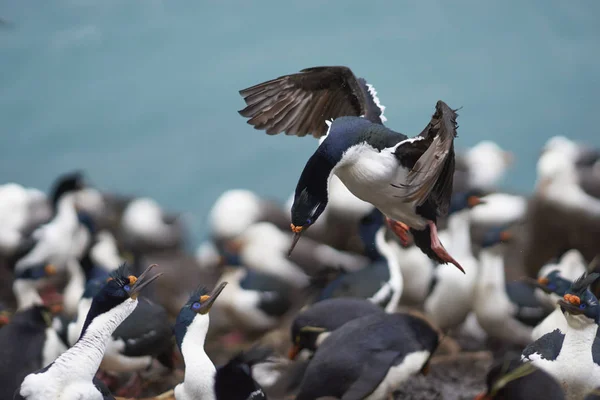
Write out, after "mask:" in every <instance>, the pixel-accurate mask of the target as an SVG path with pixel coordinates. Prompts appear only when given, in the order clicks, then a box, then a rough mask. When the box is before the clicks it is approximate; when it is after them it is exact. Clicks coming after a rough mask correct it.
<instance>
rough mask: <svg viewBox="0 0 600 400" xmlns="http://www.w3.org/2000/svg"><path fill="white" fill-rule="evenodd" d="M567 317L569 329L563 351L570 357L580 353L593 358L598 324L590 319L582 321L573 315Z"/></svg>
mask: <svg viewBox="0 0 600 400" xmlns="http://www.w3.org/2000/svg"><path fill="white" fill-rule="evenodd" d="M565 318H566V319H567V325H568V327H567V331H566V332H565V339H564V342H563V346H562V349H561V353H563V352H564V353H565V354H568V355H569V357H571V356H573V357H577V356H578V355H580V356H584V357H586V358H588V357H589V358H591V352H592V345H593V344H594V341H595V340H596V334H597V333H598V324H596V323H590V321H582V320H581V319H579V318H577V317H574V316H572V315H565Z"/></svg>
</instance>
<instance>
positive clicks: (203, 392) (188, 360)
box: [173, 282, 227, 400]
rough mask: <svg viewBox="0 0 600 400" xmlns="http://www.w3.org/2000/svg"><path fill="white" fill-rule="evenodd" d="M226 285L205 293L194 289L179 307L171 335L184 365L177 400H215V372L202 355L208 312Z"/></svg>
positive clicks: (199, 288)
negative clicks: (183, 373)
mask: <svg viewBox="0 0 600 400" xmlns="http://www.w3.org/2000/svg"><path fill="white" fill-rule="evenodd" d="M226 285H227V282H222V283H221V284H219V285H218V286H217V287H216V288H215V289H213V290H212V291H211V292H209V291H208V290H207V289H206V288H204V287H202V286H201V287H198V288H197V289H196V290H195V291H194V292H193V293H192V294H191V295H190V297H189V299H188V301H187V303H186V304H185V305H184V306H183V307H181V310H180V311H179V315H177V320H176V321H175V326H174V327H173V331H174V333H175V339H176V341H177V346H179V350H180V351H181V354H182V355H183V360H184V362H185V375H184V379H183V382H182V383H180V384H179V385H177V386H176V387H175V391H174V393H175V398H176V399H177V400H195V399H203V400H215V399H216V396H215V388H214V385H215V374H216V368H215V365H214V364H213V362H212V361H211V359H210V358H209V357H208V355H207V354H206V352H205V351H204V341H205V340H206V333H207V332H208V327H209V325H210V317H209V311H210V309H211V307H212V305H213V304H214V302H215V300H216V299H217V297H218V296H219V294H220V293H221V292H222V291H223V289H224V288H225V286H226Z"/></svg>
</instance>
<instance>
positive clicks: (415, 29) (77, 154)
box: [0, 0, 600, 240]
mask: <svg viewBox="0 0 600 400" xmlns="http://www.w3.org/2000/svg"><path fill="white" fill-rule="evenodd" d="M288 3H289V4H288ZM599 15H600V2H597V1H594V0H581V1H577V2H565V1H558V0H552V1H550V0H538V1H529V2H521V1H516V0H515V1H504V2H481V1H476V0H473V1H455V2H445V1H441V0H439V1H422V0H419V1H418V2H417V1H411V2H408V1H398V2H388V1H385V2H384V1H372V2H368V3H367V2H364V1H317V0H305V1H302V2H278V1H260V2H248V1H227V2H226V1H223V2H217V1H212V2H209V1H198V0H196V1H189V0H188V1H184V0H181V1H166V0H165V1H161V0H127V1H125V0H102V1H92V0H55V1H52V2H46V1H41V0H37V1H34V0H19V1H6V2H2V3H0V18H2V19H4V20H7V21H10V22H11V23H12V26H10V27H8V28H5V29H2V28H1V27H0V132H1V134H0V182H5V181H17V182H20V183H23V184H26V185H30V186H35V187H39V188H40V189H43V190H45V189H47V188H48V186H49V185H50V183H51V181H52V180H53V179H54V178H55V177H56V175H58V174H59V173H61V172H64V171H67V170H71V169H74V168H82V169H84V170H85V171H86V172H87V173H88V174H89V176H90V178H91V180H92V181H93V182H94V183H96V184H97V185H98V186H100V187H101V188H104V189H109V190H116V191H119V192H122V193H127V194H140V195H149V196H151V197H153V198H155V199H157V200H158V201H159V202H160V203H161V204H163V205H164V206H165V207H167V208H169V209H175V210H182V211H184V212H187V213H189V214H190V215H191V216H192V218H191V221H190V223H191V228H192V230H193V234H194V238H195V240H198V239H199V238H200V237H201V236H202V235H203V234H204V233H205V227H204V223H205V220H206V213H207V211H208V209H209V208H210V206H211V204H212V203H213V201H214V200H215V199H216V198H217V196H218V195H219V194H220V193H221V192H222V191H224V190H226V189H228V188H232V187H243V188H249V189H253V190H255V191H256V192H258V193H260V194H262V195H266V196H272V197H276V198H279V199H281V200H284V199H285V198H287V196H288V195H289V194H290V193H291V192H292V190H293V189H294V187H295V184H296V179H297V177H298V175H299V173H300V171H301V169H302V167H303V165H304V162H305V161H306V159H307V158H308V156H309V155H310V153H311V152H312V151H313V149H314V148H315V147H316V141H315V140H314V139H311V138H295V137H285V136H282V137H268V136H267V135H265V134H264V133H263V132H259V131H254V130H253V129H251V128H250V127H249V126H248V125H247V124H246V123H245V120H244V119H243V118H241V117H240V116H239V115H238V114H237V112H236V111H237V110H239V109H241V108H242V107H243V101H242V99H241V98H240V97H239V95H238V93H237V91H238V90H239V89H242V88H245V87H247V86H250V85H253V84H255V83H258V82H261V81H263V80H266V79H270V78H273V77H276V76H279V75H282V74H285V73H291V72H295V71H297V70H299V69H301V68H305V67H309V66H315V65H332V64H334V65H335V64H337V65H348V66H350V67H351V68H352V69H353V70H354V71H355V72H356V74H357V75H359V76H364V77H365V78H367V79H368V81H369V82H371V83H372V84H373V85H374V86H375V87H376V88H377V90H378V92H379V97H380V99H381V100H382V102H383V104H384V105H386V106H387V109H386V116H387V117H388V125H389V126H390V127H391V128H393V129H396V130H399V131H401V132H404V133H408V134H409V135H410V134H414V133H417V132H419V131H420V130H421V129H422V127H423V126H424V125H425V123H426V122H427V121H428V119H429V117H430V115H431V113H432V112H433V107H434V105H435V102H436V100H438V99H443V100H445V101H446V102H447V103H448V104H450V105H451V106H453V107H459V106H463V107H464V108H463V109H462V110H461V111H460V117H459V124H460V130H459V138H458V139H457V146H458V147H459V148H462V147H466V146H470V145H473V144H474V143H476V142H478V141H479V140H481V139H484V138H485V139H493V140H495V141H496V142H498V143H499V144H500V145H501V146H503V147H506V148H508V149H510V150H512V151H513V152H514V153H515V154H516V156H517V163H516V165H515V166H514V167H513V169H512V171H511V173H510V176H509V177H508V178H507V181H506V186H507V187H508V188H510V189H516V190H520V191H528V190H530V188H531V185H532V183H533V181H534V178H535V170H534V166H535V158H536V156H537V154H538V152H539V149H540V146H541V145H542V144H543V142H544V141H545V140H546V139H547V138H548V137H550V136H553V135H559V134H562V135H568V136H570V137H573V138H575V139H578V140H582V141H585V142H588V143H590V144H595V145H600V132H598V128H597V127H598V125H597V123H596V121H597V119H598V117H597V110H598V109H599V108H600V100H599V97H598V95H597V94H598V93H599V92H600V78H599V74H598V71H600V53H599V52H598V49H599V48H600V47H599V44H600V24H598V23H597V17H598V16H599Z"/></svg>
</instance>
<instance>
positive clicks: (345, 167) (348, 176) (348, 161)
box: [334, 143, 425, 229]
mask: <svg viewBox="0 0 600 400" xmlns="http://www.w3.org/2000/svg"><path fill="white" fill-rule="evenodd" d="M394 151H395V147H393V148H387V149H383V150H382V151H378V150H377V149H375V148H373V147H372V146H370V145H368V144H366V143H362V144H359V145H356V146H353V147H351V148H350V149H348V150H347V151H346V152H345V153H344V155H343V156H342V160H341V161H340V162H339V163H338V165H337V166H336V168H335V169H334V173H335V174H336V175H337V176H338V177H339V178H340V180H341V181H342V183H343V184H344V185H345V186H346V187H347V188H348V190H350V192H352V194H353V195H355V196H356V197H358V198H359V199H361V200H363V201H366V202H368V203H371V204H372V205H374V206H375V207H377V208H378V209H379V210H380V211H381V212H383V213H384V214H385V215H387V216H388V217H390V218H392V219H395V220H401V221H403V222H404V223H406V224H408V225H410V226H412V227H415V228H419V229H421V228H422V227H424V226H425V220H424V219H423V218H421V217H419V216H417V215H416V214H415V204H414V203H403V202H402V201H401V200H400V199H399V198H398V197H396V196H399V195H402V194H403V192H404V189H402V188H398V187H394V186H392V184H394V185H396V186H398V185H401V184H402V183H404V182H406V176H407V174H408V172H409V171H408V169H405V168H403V167H402V166H400V164H398V161H397V159H396V156H394V154H393V152H394Z"/></svg>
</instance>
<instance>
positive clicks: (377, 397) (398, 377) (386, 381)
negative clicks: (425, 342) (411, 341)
mask: <svg viewBox="0 0 600 400" xmlns="http://www.w3.org/2000/svg"><path fill="white" fill-rule="evenodd" d="M428 358H429V352H428V351H417V352H415V353H412V354H409V355H407V356H406V357H404V360H402V363H400V364H398V365H395V366H393V367H392V368H390V369H389V371H388V373H387V374H386V376H385V378H383V380H382V381H381V383H380V384H379V385H378V386H377V388H376V389H375V390H374V391H373V393H371V394H370V395H369V396H367V397H366V398H365V400H381V399H387V398H388V396H389V395H390V394H392V393H393V392H394V391H395V390H396V389H398V387H400V385H401V384H402V383H403V382H405V381H406V380H407V379H408V378H410V377H411V376H413V375H415V374H416V373H417V372H419V371H420V370H421V368H423V365H425V362H426V361H427V359H428Z"/></svg>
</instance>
